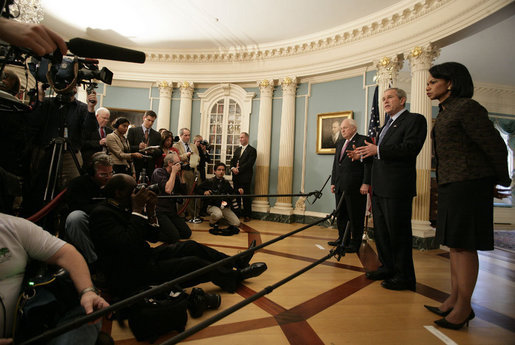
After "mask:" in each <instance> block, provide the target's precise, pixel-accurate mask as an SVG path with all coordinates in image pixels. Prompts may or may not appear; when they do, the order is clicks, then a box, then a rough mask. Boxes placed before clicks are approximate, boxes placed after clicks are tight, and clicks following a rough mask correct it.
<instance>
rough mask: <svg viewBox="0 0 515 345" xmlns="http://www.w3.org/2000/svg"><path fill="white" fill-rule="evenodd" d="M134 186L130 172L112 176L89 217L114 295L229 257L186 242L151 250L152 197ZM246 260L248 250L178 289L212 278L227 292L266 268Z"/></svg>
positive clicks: (155, 231)
mask: <svg viewBox="0 0 515 345" xmlns="http://www.w3.org/2000/svg"><path fill="white" fill-rule="evenodd" d="M135 187H136V181H135V180H134V179H133V178H132V177H131V176H129V175H124V174H120V175H115V176H113V177H112V178H111V180H110V181H109V182H108V183H107V184H106V186H105V194H106V197H107V200H106V202H105V203H102V204H100V205H99V206H97V207H96V208H95V209H94V210H93V212H92V213H91V215H90V228H91V236H92V238H93V243H94V245H95V248H96V250H97V254H98V261H99V268H100V269H101V270H102V271H103V273H104V274H105V275H106V278H107V284H108V286H109V288H110V289H111V292H112V293H113V294H115V295H116V296H118V297H125V296H128V295H130V294H132V293H134V292H136V291H138V290H139V289H141V288H142V287H146V286H148V285H156V284H161V283H164V282H167V281H170V280H173V279H175V278H178V277H181V276H183V275H185V274H187V273H190V272H192V271H195V270H197V269H200V268H202V267H205V266H207V265H209V264H211V263H213V262H216V261H219V260H221V259H225V258H227V257H228V256H227V255H226V254H224V253H221V252H219V251H217V250H214V249H212V248H209V247H207V246H204V245H202V244H200V243H197V242H195V241H191V240H190V241H185V242H179V243H175V244H170V245H162V246H159V247H156V248H151V247H150V245H149V244H148V243H147V241H150V242H156V241H157V239H158V236H159V228H158V227H155V226H153V225H151V224H150V223H149V221H148V217H147V215H153V214H154V211H155V207H156V203H157V196H156V195H155V194H154V193H153V192H151V191H149V190H148V189H146V188H142V189H139V190H137V189H136V190H135ZM145 210H146V214H147V215H145V214H144V212H145ZM251 258H252V254H249V255H246V256H243V257H240V258H238V259H237V260H235V261H234V262H232V263H229V264H228V265H225V266H220V267H217V268H215V269H213V270H211V271H209V272H207V273H205V274H202V275H199V276H197V277H195V278H193V279H192V280H190V281H188V282H186V283H185V284H183V286H182V287H183V288H184V287H189V286H194V285H196V284H200V283H204V282H208V281H211V282H213V283H214V284H216V285H218V286H220V287H221V288H222V289H223V290H225V291H227V292H231V293H232V292H234V291H235V290H236V288H237V286H238V284H239V283H240V282H241V281H242V280H245V279H248V278H253V277H257V276H259V275H260V274H261V273H263V272H264V271H265V270H266V269H267V266H266V264H265V263H264V262H259V263H254V264H252V265H249V261H250V259H251Z"/></svg>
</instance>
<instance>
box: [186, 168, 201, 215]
mask: <svg viewBox="0 0 515 345" xmlns="http://www.w3.org/2000/svg"><path fill="white" fill-rule="evenodd" d="M197 181H198V171H195V184H194V185H196V184H197ZM193 202H194V205H193V217H191V219H190V220H188V223H193V224H200V223H202V219H201V218H199V217H197V202H199V200H198V199H193Z"/></svg>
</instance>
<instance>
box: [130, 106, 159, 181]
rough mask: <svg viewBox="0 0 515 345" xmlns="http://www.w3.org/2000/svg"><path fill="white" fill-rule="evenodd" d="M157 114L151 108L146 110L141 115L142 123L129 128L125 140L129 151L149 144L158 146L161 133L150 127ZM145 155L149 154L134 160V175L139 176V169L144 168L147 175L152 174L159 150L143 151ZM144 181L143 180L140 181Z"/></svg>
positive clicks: (135, 150) (143, 147)
mask: <svg viewBox="0 0 515 345" xmlns="http://www.w3.org/2000/svg"><path fill="white" fill-rule="evenodd" d="M156 118H157V114H156V113H155V112H153V111H152V110H147V111H146V112H145V114H144V115H143V123H142V124H141V126H139V127H133V128H130V129H129V132H128V133H127V140H129V144H130V145H131V152H139V151H141V150H144V149H146V148H147V147H149V146H158V145H159V144H160V143H161V134H159V132H157V131H156V130H154V129H153V128H152V125H153V124H154V121H155V120H156ZM145 155H148V156H151V158H147V159H137V160H135V161H134V167H135V168H136V177H139V174H140V172H141V169H143V168H145V169H146V172H147V176H152V172H153V171H154V167H155V159H156V158H157V157H158V156H159V155H160V153H159V150H151V151H147V152H145ZM142 182H145V181H142Z"/></svg>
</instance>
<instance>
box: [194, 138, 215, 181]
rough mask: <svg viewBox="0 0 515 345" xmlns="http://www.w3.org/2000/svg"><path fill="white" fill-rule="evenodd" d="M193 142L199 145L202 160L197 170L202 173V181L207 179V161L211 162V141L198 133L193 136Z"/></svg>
mask: <svg viewBox="0 0 515 345" xmlns="http://www.w3.org/2000/svg"><path fill="white" fill-rule="evenodd" d="M193 143H194V144H195V146H197V150H198V154H199V156H200V161H199V163H198V166H197V170H198V172H199V174H200V181H201V182H203V181H205V180H206V163H211V156H210V154H209V149H210V147H209V143H208V142H207V140H204V139H203V138H202V136H201V135H196V136H195V138H193Z"/></svg>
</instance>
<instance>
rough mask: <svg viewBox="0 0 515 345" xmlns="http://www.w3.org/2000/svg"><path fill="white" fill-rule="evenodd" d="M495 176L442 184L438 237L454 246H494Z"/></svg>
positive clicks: (444, 243) (469, 247)
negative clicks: (493, 177) (493, 178)
mask: <svg viewBox="0 0 515 345" xmlns="http://www.w3.org/2000/svg"><path fill="white" fill-rule="evenodd" d="M493 188H494V182H493V180H492V179H491V178H482V179H476V180H469V181H462V182H453V183H447V184H444V185H438V218H437V222H436V239H437V241H438V242H439V243H440V244H443V245H445V246H448V247H450V248H462V249H468V250H493V249H494V231H493V223H494V211H493V204H494V199H493Z"/></svg>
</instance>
